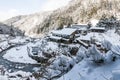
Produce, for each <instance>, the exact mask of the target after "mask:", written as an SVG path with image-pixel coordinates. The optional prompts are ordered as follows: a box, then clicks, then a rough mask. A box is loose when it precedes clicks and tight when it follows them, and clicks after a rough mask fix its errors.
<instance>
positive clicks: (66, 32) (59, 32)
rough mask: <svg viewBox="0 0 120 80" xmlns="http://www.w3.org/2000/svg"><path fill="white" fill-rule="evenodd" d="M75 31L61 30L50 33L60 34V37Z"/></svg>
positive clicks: (69, 29) (70, 29)
mask: <svg viewBox="0 0 120 80" xmlns="http://www.w3.org/2000/svg"><path fill="white" fill-rule="evenodd" d="M76 30H77V29H72V28H63V29H61V30H55V31H52V33H54V34H60V35H71V34H72V33H74V32H75V31H76Z"/></svg>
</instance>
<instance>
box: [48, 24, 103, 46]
mask: <svg viewBox="0 0 120 80" xmlns="http://www.w3.org/2000/svg"><path fill="white" fill-rule="evenodd" d="M104 32H105V28H102V27H90V26H88V25H78V24H73V25H71V26H70V27H69V28H63V29H61V30H54V31H52V32H51V34H52V35H51V36H50V37H49V39H50V40H51V41H56V42H60V43H73V42H76V43H79V44H81V45H83V46H85V47H89V46H90V43H94V44H95V43H96V41H95V39H94V35H95V34H99V33H104ZM96 45H97V46H99V44H96Z"/></svg>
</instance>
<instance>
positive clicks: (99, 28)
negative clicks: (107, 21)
mask: <svg viewBox="0 0 120 80" xmlns="http://www.w3.org/2000/svg"><path fill="white" fill-rule="evenodd" d="M92 29H96V30H105V28H104V27H91V28H90V30H92Z"/></svg>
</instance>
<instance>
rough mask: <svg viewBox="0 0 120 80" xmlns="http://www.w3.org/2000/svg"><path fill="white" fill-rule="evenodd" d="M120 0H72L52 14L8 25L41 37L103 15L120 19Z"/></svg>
mask: <svg viewBox="0 0 120 80" xmlns="http://www.w3.org/2000/svg"><path fill="white" fill-rule="evenodd" d="M119 2H120V0H72V1H70V2H69V4H68V5H66V6H64V7H62V8H59V9H57V10H55V11H51V12H43V13H35V14H31V15H24V16H17V17H13V18H11V19H9V20H7V21H5V23H6V24H9V25H10V24H12V25H14V26H15V27H17V28H19V29H20V30H22V31H25V33H26V35H29V36H33V35H34V34H35V35H41V34H45V33H47V32H49V31H50V30H52V29H58V28H62V27H63V25H70V24H72V23H87V22H89V21H90V20H91V19H100V18H101V17H102V16H103V15H105V16H107V17H110V16H111V15H114V16H116V17H117V18H119V11H120V4H119Z"/></svg>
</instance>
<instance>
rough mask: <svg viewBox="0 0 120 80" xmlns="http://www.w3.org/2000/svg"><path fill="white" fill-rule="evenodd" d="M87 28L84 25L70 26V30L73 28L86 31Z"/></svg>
mask: <svg viewBox="0 0 120 80" xmlns="http://www.w3.org/2000/svg"><path fill="white" fill-rule="evenodd" d="M87 27H88V25H86V24H84V25H82V24H81V25H79V24H74V25H72V26H71V28H74V29H79V30H86V29H87Z"/></svg>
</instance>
